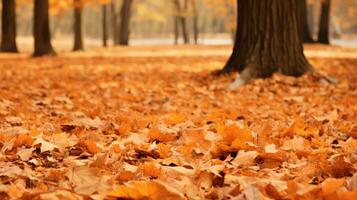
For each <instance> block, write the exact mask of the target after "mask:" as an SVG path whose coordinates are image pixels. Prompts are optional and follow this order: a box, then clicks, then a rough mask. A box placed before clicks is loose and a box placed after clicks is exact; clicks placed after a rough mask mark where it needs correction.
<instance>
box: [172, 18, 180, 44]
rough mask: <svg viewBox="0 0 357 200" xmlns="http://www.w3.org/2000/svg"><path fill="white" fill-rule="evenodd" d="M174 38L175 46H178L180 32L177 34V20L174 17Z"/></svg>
mask: <svg viewBox="0 0 357 200" xmlns="http://www.w3.org/2000/svg"><path fill="white" fill-rule="evenodd" d="M173 20H174V38H175V45H178V43H179V38H180V32H179V19H178V17H177V16H174V19H173Z"/></svg>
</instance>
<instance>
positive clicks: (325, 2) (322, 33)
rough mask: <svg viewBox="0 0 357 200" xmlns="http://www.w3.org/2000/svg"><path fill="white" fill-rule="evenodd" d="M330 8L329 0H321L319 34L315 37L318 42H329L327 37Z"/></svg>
mask: <svg viewBox="0 0 357 200" xmlns="http://www.w3.org/2000/svg"><path fill="white" fill-rule="evenodd" d="M330 9H331V0H322V1H321V17H320V26H319V36H318V39H317V42H318V43H322V44H330V39H329V32H330V31H329V29H330Z"/></svg>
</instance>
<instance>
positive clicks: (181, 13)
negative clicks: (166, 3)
mask: <svg viewBox="0 0 357 200" xmlns="http://www.w3.org/2000/svg"><path fill="white" fill-rule="evenodd" d="M173 3H174V6H175V10H176V12H177V15H178V16H177V20H178V24H179V25H178V27H180V26H181V31H182V37H183V42H184V44H189V43H190V36H189V34H188V28H187V18H186V14H187V10H188V0H184V2H183V5H181V2H180V0H173Z"/></svg>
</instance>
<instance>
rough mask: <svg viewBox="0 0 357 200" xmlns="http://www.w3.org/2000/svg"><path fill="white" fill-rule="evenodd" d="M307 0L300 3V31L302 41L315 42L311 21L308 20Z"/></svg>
mask: <svg viewBox="0 0 357 200" xmlns="http://www.w3.org/2000/svg"><path fill="white" fill-rule="evenodd" d="M306 1H307V0H301V3H299V5H298V6H299V16H300V17H299V20H300V31H301V37H302V41H303V42H304V43H313V42H314V39H312V36H311V32H310V27H309V22H308V13H307V2H306Z"/></svg>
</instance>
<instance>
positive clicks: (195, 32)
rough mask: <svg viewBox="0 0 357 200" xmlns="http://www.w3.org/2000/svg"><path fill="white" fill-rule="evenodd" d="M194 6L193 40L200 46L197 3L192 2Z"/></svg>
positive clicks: (194, 0) (193, 0)
mask: <svg viewBox="0 0 357 200" xmlns="http://www.w3.org/2000/svg"><path fill="white" fill-rule="evenodd" d="M191 4H192V12H193V24H192V25H193V39H194V41H195V44H196V45H197V44H198V37H199V29H198V10H197V1H196V0H191Z"/></svg>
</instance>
